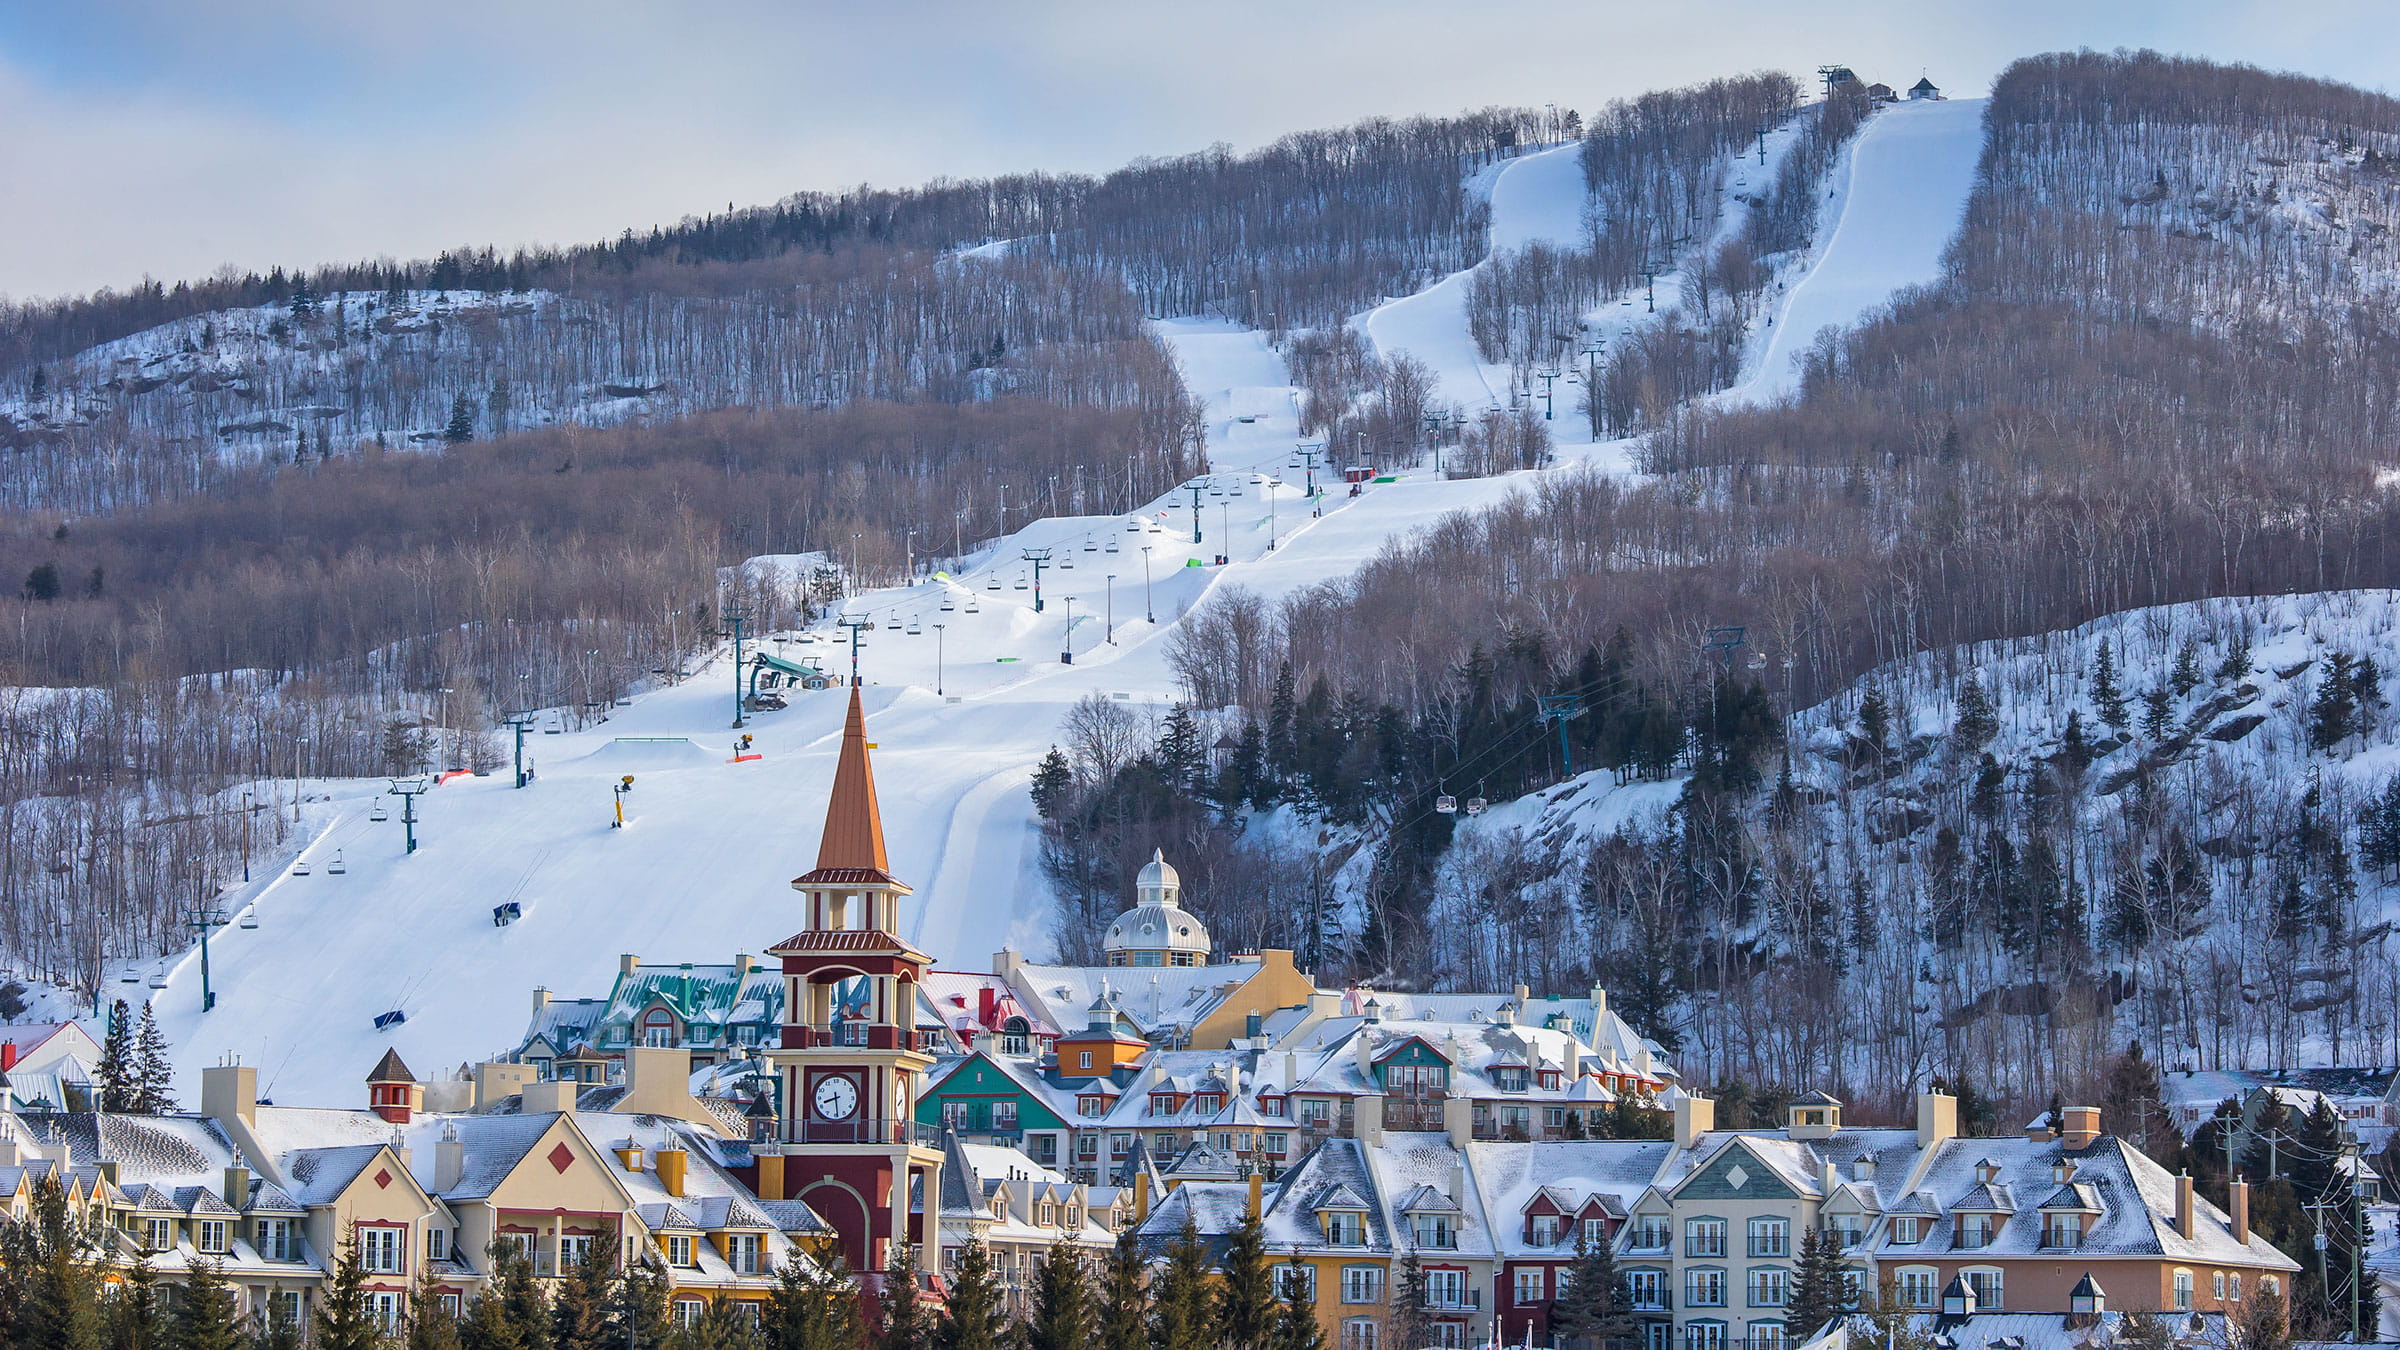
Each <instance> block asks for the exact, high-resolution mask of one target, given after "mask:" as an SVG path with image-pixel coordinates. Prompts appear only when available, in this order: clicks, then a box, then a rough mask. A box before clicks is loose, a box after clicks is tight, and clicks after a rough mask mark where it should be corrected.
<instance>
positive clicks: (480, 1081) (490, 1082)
mask: <svg viewBox="0 0 2400 1350" xmlns="http://www.w3.org/2000/svg"><path fill="white" fill-rule="evenodd" d="M533 1078H534V1072H533V1066H532V1065H530V1064H501V1063H490V1064H478V1065H476V1066H475V1109H476V1110H478V1111H488V1110H490V1109H491V1108H492V1107H493V1106H495V1105H497V1104H498V1103H499V1101H500V1099H501V1098H503V1097H506V1096H509V1095H510V1094H512V1093H514V1092H516V1091H517V1090H518V1089H520V1088H522V1087H524V1086H525V1085H526V1084H527V1083H530V1082H532V1081H533Z"/></svg>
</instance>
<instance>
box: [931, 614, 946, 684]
mask: <svg viewBox="0 0 2400 1350" xmlns="http://www.w3.org/2000/svg"><path fill="white" fill-rule="evenodd" d="M949 626H950V625H948V624H946V623H937V624H935V625H934V626H933V692H934V694H935V695H936V696H939V695H940V694H941V692H942V639H943V638H944V637H945V636H947V635H946V634H945V633H943V631H942V630H943V629H945V628H948V627H949Z"/></svg>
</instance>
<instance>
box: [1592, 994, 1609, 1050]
mask: <svg viewBox="0 0 2400 1350" xmlns="http://www.w3.org/2000/svg"><path fill="white" fill-rule="evenodd" d="M1606 1021H1608V991H1607V990H1605V989H1603V988H1601V987H1600V986H1599V985H1596V984H1595V985H1593V986H1592V1038H1593V1039H1594V1040H1597V1039H1599V1036H1600V1026H1601V1024H1602V1023H1604V1022H1606Z"/></svg>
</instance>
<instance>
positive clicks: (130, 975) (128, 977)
mask: <svg viewBox="0 0 2400 1350" xmlns="http://www.w3.org/2000/svg"><path fill="white" fill-rule="evenodd" d="M118 978H119V979H122V980H123V981H124V982H125V983H127V984H140V983H141V982H142V977H141V973H140V972H139V971H133V970H128V971H126V972H125V973H124V974H123V975H121V976H119V977H118Z"/></svg>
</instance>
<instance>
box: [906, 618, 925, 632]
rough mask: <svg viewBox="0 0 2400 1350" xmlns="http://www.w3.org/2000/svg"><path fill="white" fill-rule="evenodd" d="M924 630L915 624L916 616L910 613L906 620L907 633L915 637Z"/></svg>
mask: <svg viewBox="0 0 2400 1350" xmlns="http://www.w3.org/2000/svg"><path fill="white" fill-rule="evenodd" d="M924 631H925V630H924V629H923V628H920V627H918V626H917V620H916V616H915V615H910V616H909V620H908V635H909V636H910V637H917V636H919V635H921V634H923V633H924Z"/></svg>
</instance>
